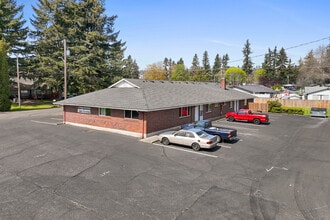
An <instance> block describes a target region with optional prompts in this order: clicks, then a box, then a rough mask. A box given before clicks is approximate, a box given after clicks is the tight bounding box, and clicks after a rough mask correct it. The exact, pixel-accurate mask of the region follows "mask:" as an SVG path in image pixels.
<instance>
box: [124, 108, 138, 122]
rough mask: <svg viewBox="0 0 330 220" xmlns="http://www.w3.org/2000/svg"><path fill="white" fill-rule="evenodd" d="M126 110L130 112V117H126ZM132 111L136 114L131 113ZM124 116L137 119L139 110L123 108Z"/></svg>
mask: <svg viewBox="0 0 330 220" xmlns="http://www.w3.org/2000/svg"><path fill="white" fill-rule="evenodd" d="M126 112H130V113H129V114H130V117H126ZM133 113H136V114H133ZM124 118H127V119H134V120H136V119H139V112H138V111H136V110H124Z"/></svg>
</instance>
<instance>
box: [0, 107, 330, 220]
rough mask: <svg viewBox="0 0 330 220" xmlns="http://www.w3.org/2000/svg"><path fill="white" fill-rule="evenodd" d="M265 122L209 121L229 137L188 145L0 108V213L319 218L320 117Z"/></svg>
mask: <svg viewBox="0 0 330 220" xmlns="http://www.w3.org/2000/svg"><path fill="white" fill-rule="evenodd" d="M270 122H271V123H270V124H269V125H254V124H249V123H240V122H232V123H230V122H227V121H225V120H223V119H222V120H218V121H215V122H214V124H215V125H220V126H225V127H232V128H236V129H237V130H238V137H239V141H238V142H236V143H233V144H231V143H221V144H219V146H218V147H217V148H216V149H212V150H203V151H200V152H194V151H193V150H191V149H190V148H184V147H179V146H174V145H171V146H168V147H166V146H163V145H161V144H160V143H157V142H154V141H150V142H148V141H147V142H146V141H141V140H138V139H136V138H132V137H127V136H124V135H120V134H114V133H109V132H104V131H97V130H91V129H87V128H81V127H74V126H69V125H63V124H62V123H61V109H50V110H36V111H28V112H9V113H0V140H1V141H0V198H1V203H0V219H297V220H298V219H329V216H330V208H329V204H330V190H329V185H330V184H329V183H330V172H329V170H330V135H329V134H330V120H329V119H324V118H311V117H303V116H290V115H284V114H283V115H282V114H271V115H270ZM151 142H154V143H151Z"/></svg>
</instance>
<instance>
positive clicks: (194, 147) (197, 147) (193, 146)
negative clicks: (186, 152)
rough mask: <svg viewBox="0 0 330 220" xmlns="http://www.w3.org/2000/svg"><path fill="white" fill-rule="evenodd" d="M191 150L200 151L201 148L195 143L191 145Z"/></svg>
mask: <svg viewBox="0 0 330 220" xmlns="http://www.w3.org/2000/svg"><path fill="white" fill-rule="evenodd" d="M191 148H192V149H193V150H194V151H199V150H200V149H201V146H199V144H197V143H193V144H192V145H191Z"/></svg>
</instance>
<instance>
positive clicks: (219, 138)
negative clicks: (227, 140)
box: [215, 135, 222, 143]
mask: <svg viewBox="0 0 330 220" xmlns="http://www.w3.org/2000/svg"><path fill="white" fill-rule="evenodd" d="M215 136H216V137H217V142H218V143H221V142H222V138H221V137H220V135H215Z"/></svg>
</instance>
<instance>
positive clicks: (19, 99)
mask: <svg viewBox="0 0 330 220" xmlns="http://www.w3.org/2000/svg"><path fill="white" fill-rule="evenodd" d="M16 71H17V101H18V106H19V108H21V85H20V81H19V78H20V77H19V63H18V56H17V55H16Z"/></svg>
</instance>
